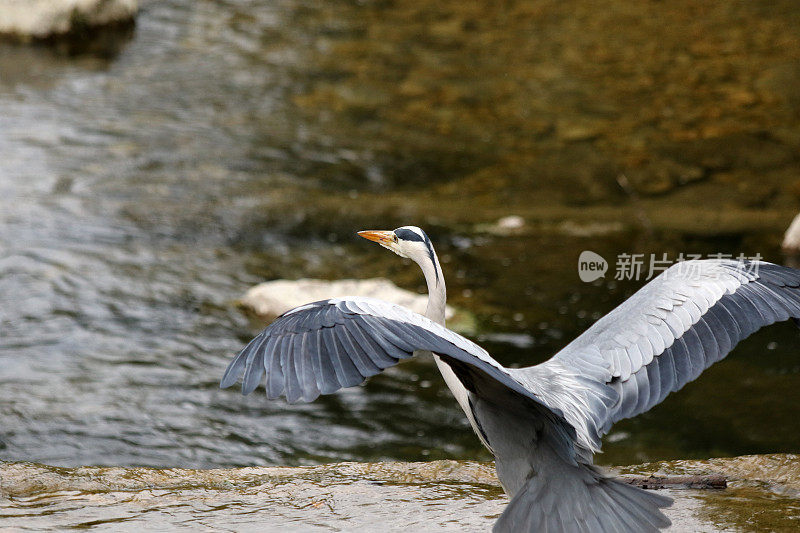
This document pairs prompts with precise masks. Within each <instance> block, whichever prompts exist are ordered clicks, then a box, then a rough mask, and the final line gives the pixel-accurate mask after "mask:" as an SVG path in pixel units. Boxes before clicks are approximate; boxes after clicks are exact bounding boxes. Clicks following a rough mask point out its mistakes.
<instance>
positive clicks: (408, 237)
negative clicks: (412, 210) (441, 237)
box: [394, 228, 439, 285]
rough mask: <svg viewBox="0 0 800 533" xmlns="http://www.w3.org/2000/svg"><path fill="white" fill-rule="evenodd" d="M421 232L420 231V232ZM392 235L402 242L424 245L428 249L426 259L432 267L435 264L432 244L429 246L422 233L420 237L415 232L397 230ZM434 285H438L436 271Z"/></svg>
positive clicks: (404, 229) (428, 241)
mask: <svg viewBox="0 0 800 533" xmlns="http://www.w3.org/2000/svg"><path fill="white" fill-rule="evenodd" d="M420 231H422V230H420ZM394 234H395V236H396V237H397V238H398V239H403V240H404V241H414V242H421V243H423V244H424V245H425V247H426V248H427V249H428V257H429V258H430V260H431V263H433V264H434V265H435V264H436V259H435V255H434V253H433V244H431V240H430V239H429V238H428V235H427V234H426V233H425V232H424V231H423V232H422V235H420V234H419V233H417V232H416V231H412V230H410V229H408V228H398V229H396V230H394ZM436 284H437V285H438V284H439V271H438V270H436Z"/></svg>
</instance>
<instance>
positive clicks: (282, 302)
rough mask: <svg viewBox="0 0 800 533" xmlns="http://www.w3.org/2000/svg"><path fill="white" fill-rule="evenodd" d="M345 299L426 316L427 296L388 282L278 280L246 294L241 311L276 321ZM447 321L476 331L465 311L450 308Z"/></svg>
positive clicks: (377, 279)
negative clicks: (301, 309)
mask: <svg viewBox="0 0 800 533" xmlns="http://www.w3.org/2000/svg"><path fill="white" fill-rule="evenodd" d="M342 296H367V297H370V298H378V299H380V300H385V301H387V302H392V303H395V304H398V305H402V306H403V307H407V308H409V309H411V310H412V311H414V312H416V313H419V314H425V308H426V307H427V305H428V296H427V295H422V294H417V293H414V292H411V291H407V290H405V289H401V288H400V287H398V286H396V285H395V284H394V283H392V282H391V281H389V280H386V279H382V278H373V279H361V280H356V279H344V280H337V281H327V280H321V279H298V280H283V279H279V280H275V281H267V282H264V283H260V284H258V285H256V286H255V287H253V288H252V289H250V290H249V291H247V293H246V294H245V295H244V298H242V300H241V301H240V304H241V305H242V307H244V308H246V309H248V310H250V311H252V312H253V313H255V314H256V315H258V316H260V317H264V318H274V317H276V316H278V315H280V314H282V313H285V312H286V311H288V310H289V309H292V308H294V307H297V306H300V305H303V304H307V303H309V302H315V301H317V300H326V299H328V298H338V297H342ZM445 318H446V319H447V320H448V321H450V322H449V323H448V327H450V328H451V329H454V330H456V331H459V332H462V333H469V332H471V331H474V329H475V320H474V317H472V315H470V314H469V313H467V312H466V311H463V310H456V309H454V308H453V307H451V306H449V305H448V306H447V309H446V310H445Z"/></svg>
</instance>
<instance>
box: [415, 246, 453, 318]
mask: <svg viewBox="0 0 800 533" xmlns="http://www.w3.org/2000/svg"><path fill="white" fill-rule="evenodd" d="M421 266H422V273H423V274H425V282H426V283H427V284H428V308H427V309H426V310H425V316H426V317H428V318H430V319H431V320H433V321H434V322H436V323H437V324H441V325H443V326H444V312H445V305H446V304H447V289H446V288H445V285H444V274H442V267H441V266H440V265H439V258H438V257H436V252H433V260H432V261H425V262H424V263H423V264H422V265H421Z"/></svg>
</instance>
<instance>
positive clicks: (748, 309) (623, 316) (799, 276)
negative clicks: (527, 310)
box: [517, 260, 800, 444]
mask: <svg viewBox="0 0 800 533" xmlns="http://www.w3.org/2000/svg"><path fill="white" fill-rule="evenodd" d="M789 318H793V319H795V320H796V319H797V318H800V270H795V269H792V268H787V267H782V266H779V265H774V264H772V263H766V262H761V261H753V262H749V261H747V262H737V261H732V260H701V261H686V262H683V263H677V264H675V265H673V266H672V267H670V268H669V269H668V270H666V271H665V272H663V273H662V274H661V275H659V276H658V277H657V278H655V279H654V280H653V281H652V282H650V283H648V284H647V285H645V286H644V287H643V288H642V289H640V290H639V291H638V292H636V293H635V294H634V295H633V296H632V297H631V298H629V299H628V300H626V301H625V302H624V303H622V304H621V305H620V306H619V307H617V308H616V309H614V310H613V311H611V312H610V313H609V314H608V315H606V316H604V317H603V318H601V319H600V320H598V321H597V322H596V323H595V324H594V325H593V326H592V327H590V328H589V329H588V330H586V332H585V333H583V334H582V335H581V336H579V337H578V338H576V339H575V340H574V341H573V342H572V343H570V344H569V345H567V346H566V347H565V348H564V349H563V350H561V351H560V352H558V353H557V354H556V355H555V356H554V357H553V358H552V359H550V360H549V361H546V362H545V363H543V364H541V365H538V366H536V367H530V368H527V369H521V370H520V371H518V372H519V373H520V374H521V375H518V376H517V378H518V379H519V380H520V381H523V382H524V381H526V380H536V379H539V378H540V376H548V375H551V374H553V373H562V374H563V373H565V372H566V373H580V372H581V371H582V369H583V368H585V367H586V366H587V365H591V367H592V368H594V369H597V368H598V366H600V367H604V368H605V375H602V372H601V373H600V374H599V375H598V378H599V379H596V380H595V383H594V388H595V389H603V390H604V391H605V393H606V397H608V398H610V399H612V400H613V401H611V402H610V403H609V402H606V405H604V406H601V407H600V408H597V407H595V408H593V409H590V408H586V407H581V406H578V407H576V409H578V410H579V411H580V412H579V413H574V414H573V416H572V417H571V416H569V415H570V414H569V413H565V415H567V418H568V419H570V418H574V419H582V421H583V423H584V426H583V432H584V433H585V432H591V431H594V432H595V434H594V435H584V436H585V437H586V438H587V440H589V441H590V442H594V443H595V444H599V437H600V436H602V435H603V434H605V433H606V432H607V431H608V430H609V428H610V427H611V425H612V424H614V423H615V422H617V421H618V420H621V419H623V418H629V417H632V416H636V415H637V414H639V413H642V412H644V411H647V410H648V409H650V408H651V407H653V406H654V405H656V404H658V403H659V402H661V401H662V400H663V399H664V398H665V397H666V396H667V395H668V394H669V393H670V392H673V391H677V390H678V389H680V388H681V387H683V386H684V385H686V384H687V383H688V382H690V381H692V380H694V379H696V378H697V377H698V376H699V375H700V373H701V372H702V371H703V370H705V369H706V368H708V367H709V366H711V365H712V364H713V363H715V362H717V361H719V360H720V359H722V358H723V357H725V356H726V355H727V354H728V353H729V352H730V351H731V350H732V349H733V347H734V346H736V344H737V343H738V342H739V341H741V340H742V339H744V338H746V337H747V336H749V335H750V334H752V333H753V332H755V331H756V330H758V329H760V328H762V327H763V326H766V325H769V324H772V323H774V322H778V321H783V320H787V319H789ZM598 392H599V391H598ZM553 402H554V403H555V404H556V405H563V404H564V403H565V402H564V401H563V400H562V401H561V402H558V401H556V400H553ZM573 425H576V424H575V423H574V422H573ZM580 426H581V424H577V425H576V429H578V430H579V433H581V427H580ZM579 436H580V435H579Z"/></svg>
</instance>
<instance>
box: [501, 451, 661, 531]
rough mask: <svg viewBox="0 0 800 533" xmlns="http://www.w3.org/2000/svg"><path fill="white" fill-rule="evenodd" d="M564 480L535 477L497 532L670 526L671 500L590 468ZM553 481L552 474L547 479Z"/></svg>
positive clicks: (516, 498)
mask: <svg viewBox="0 0 800 533" xmlns="http://www.w3.org/2000/svg"><path fill="white" fill-rule="evenodd" d="M571 468H576V469H578V470H579V471H580V473H581V475H579V476H575V475H574V472H572V473H569V474H571V475H569V474H568V475H565V476H563V477H561V479H557V480H555V479H552V478H551V479H550V481H552V483H548V480H547V479H542V477H540V476H537V475H534V476H532V477H531V478H530V479H529V480H528V481H527V482H526V483H525V485H524V486H523V487H522V489H520V491H519V492H517V494H516V495H514V497H513V498H512V499H511V503H509V504H508V507H506V510H505V511H504V512H503V514H502V515H500V519H499V520H498V521H497V523H496V524H495V526H494V533H512V532H513V533H533V532H540V531H542V532H543V531H546V532H559V533H561V532H564V533H573V532H575V533H577V532H582V533H583V532H585V533H602V532H615V533H616V532H630V533H634V532H635V533H639V532H657V531H658V530H659V529H661V528H664V527H668V526H669V525H670V521H669V519H668V518H667V517H666V516H664V514H663V513H662V512H661V510H660V509H661V508H664V507H669V506H670V505H671V504H672V499H671V498H668V497H666V496H662V495H660V494H655V493H653V492H647V491H645V490H642V489H640V488H638V487H634V486H632V485H628V484H627V483H623V482H621V481H617V480H615V479H613V478H610V477H607V476H605V475H603V474H602V473H600V472H599V471H598V470H596V469H595V468H593V467H590V466H587V465H580V466H577V465H576V466H573V467H571ZM544 477H545V478H546V477H549V476H544Z"/></svg>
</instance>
